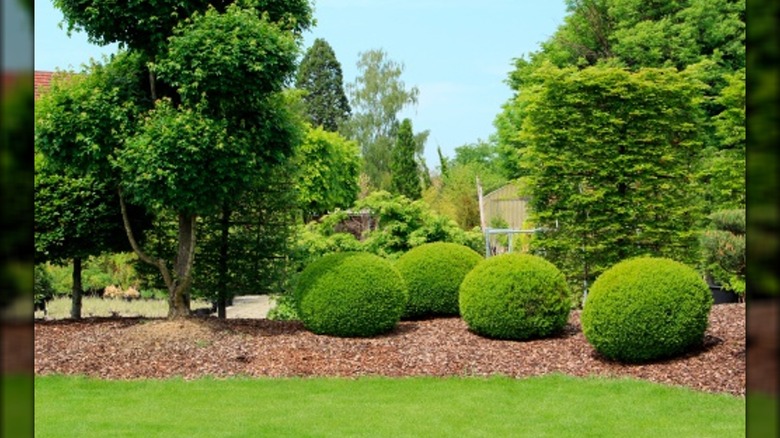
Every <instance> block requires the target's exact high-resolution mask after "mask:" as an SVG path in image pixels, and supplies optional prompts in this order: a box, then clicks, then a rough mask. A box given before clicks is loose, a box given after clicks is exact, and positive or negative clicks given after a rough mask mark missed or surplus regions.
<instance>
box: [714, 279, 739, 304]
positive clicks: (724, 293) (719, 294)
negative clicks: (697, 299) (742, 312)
mask: <svg viewBox="0 0 780 438" xmlns="http://www.w3.org/2000/svg"><path fill="white" fill-rule="evenodd" d="M709 286H710V292H712V299H713V300H714V304H728V303H736V302H739V296H738V295H737V294H736V293H734V292H732V291H728V290H724V289H723V288H722V287H720V286H718V285H715V284H710V285H709Z"/></svg>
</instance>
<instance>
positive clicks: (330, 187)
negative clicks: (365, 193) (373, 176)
mask: <svg viewBox="0 0 780 438" xmlns="http://www.w3.org/2000/svg"><path fill="white" fill-rule="evenodd" d="M359 154H360V151H359V149H358V146H357V144H356V143H355V142H354V141H351V140H347V139H346V138H344V137H342V136H341V135H340V134H338V133H336V132H328V131H326V130H325V129H324V128H323V127H322V126H319V127H317V128H314V129H309V130H308V132H307V134H306V138H305V140H304V141H303V143H302V144H301V145H300V147H299V148H298V149H297V150H296V153H295V158H294V164H293V165H294V167H295V175H296V178H295V181H296V190H297V192H298V202H299V203H300V205H301V206H302V207H303V209H304V211H305V212H306V213H307V216H310V215H314V216H318V215H322V214H325V213H327V212H329V211H334V210H335V209H337V208H348V207H349V206H351V205H352V204H353V203H354V202H355V200H356V199H357V194H358V189H359V187H358V174H359V172H360V155H359Z"/></svg>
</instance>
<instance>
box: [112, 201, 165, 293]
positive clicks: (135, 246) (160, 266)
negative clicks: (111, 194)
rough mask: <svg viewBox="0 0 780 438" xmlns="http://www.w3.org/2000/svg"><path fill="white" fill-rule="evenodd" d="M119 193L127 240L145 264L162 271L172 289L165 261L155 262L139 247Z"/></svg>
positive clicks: (125, 206)
mask: <svg viewBox="0 0 780 438" xmlns="http://www.w3.org/2000/svg"><path fill="white" fill-rule="evenodd" d="M117 191H118V192H119V205H120V206H121V208H122V222H123V223H124V225H125V232H127V238H128V240H130V246H131V247H132V248H133V251H134V252H135V253H136V254H137V255H138V258H140V259H141V260H142V261H143V262H145V263H148V264H150V265H152V266H155V267H157V269H159V270H160V273H161V274H162V276H163V280H164V281H165V285H166V286H167V287H169V288H170V287H171V285H172V284H173V279H172V278H171V274H170V272H169V271H168V267H167V266H166V265H165V261H164V260H162V259H158V260H154V259H153V258H151V257H149V256H148V255H147V254H146V253H145V252H143V250H141V247H140V246H139V245H138V242H137V241H136V240H135V236H134V235H133V229H132V228H131V227H130V218H129V217H128V214H127V205H126V204H125V197H124V195H123V194H122V189H121V188H119V189H117Z"/></svg>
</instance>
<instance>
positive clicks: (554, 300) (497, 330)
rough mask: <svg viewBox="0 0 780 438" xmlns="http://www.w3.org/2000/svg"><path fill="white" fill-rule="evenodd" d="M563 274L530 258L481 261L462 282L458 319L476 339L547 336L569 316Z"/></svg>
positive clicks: (504, 256) (518, 256)
mask: <svg viewBox="0 0 780 438" xmlns="http://www.w3.org/2000/svg"><path fill="white" fill-rule="evenodd" d="M568 289H569V288H568V286H567V284H566V279H565V277H564V276H563V274H562V273H561V272H560V271H559V270H558V268H556V267H555V266H554V265H553V264H552V263H550V262H548V261H547V260H544V259H543V258H541V257H539V256H535V255H531V254H518V253H510V254H501V255H498V256H495V257H491V258H489V259H485V260H483V261H482V262H480V263H479V264H478V265H477V266H476V267H475V268H474V269H473V270H472V271H471V272H469V273H468V274H467V275H466V277H465V278H464V279H463V283H462V284H461V286H460V292H459V307H460V314H461V316H462V317H463V320H464V321H465V322H466V324H468V326H469V328H470V329H471V330H473V331H474V332H476V333H477V334H480V335H483V336H488V337H492V338H499V339H517V340H526V339H533V338H539V337H545V336H549V335H552V334H554V333H556V332H558V331H560V330H561V329H563V327H564V326H565V325H566V322H567V321H568V319H569V312H570V311H571V302H570V300H569V290H568Z"/></svg>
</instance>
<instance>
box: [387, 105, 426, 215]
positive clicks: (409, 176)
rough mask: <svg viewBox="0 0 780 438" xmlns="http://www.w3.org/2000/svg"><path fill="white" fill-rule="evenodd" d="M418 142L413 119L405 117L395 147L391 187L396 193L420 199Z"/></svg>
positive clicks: (391, 165)
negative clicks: (414, 133)
mask: <svg viewBox="0 0 780 438" xmlns="http://www.w3.org/2000/svg"><path fill="white" fill-rule="evenodd" d="M415 148H416V144H415V141H414V135H413V133H412V121H411V120H409V119H404V120H403V122H401V126H400V127H399V128H398V135H397V137H396V142H395V146H394V147H393V152H392V160H391V162H390V170H391V173H392V175H391V184H390V186H391V189H392V191H393V192H394V193H396V194H399V195H403V196H406V197H407V198H409V199H412V200H414V199H420V195H421V191H422V188H421V187H420V175H419V172H418V169H417V163H416V162H415V160H414V153H415Z"/></svg>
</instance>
